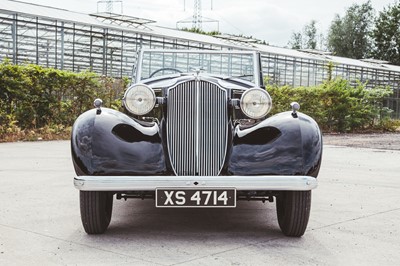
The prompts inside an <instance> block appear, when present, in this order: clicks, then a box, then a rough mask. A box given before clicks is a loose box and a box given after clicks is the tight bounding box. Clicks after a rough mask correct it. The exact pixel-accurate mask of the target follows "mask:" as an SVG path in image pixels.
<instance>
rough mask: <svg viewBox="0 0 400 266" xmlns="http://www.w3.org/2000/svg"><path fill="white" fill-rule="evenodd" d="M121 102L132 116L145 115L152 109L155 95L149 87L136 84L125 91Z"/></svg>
mask: <svg viewBox="0 0 400 266" xmlns="http://www.w3.org/2000/svg"><path fill="white" fill-rule="evenodd" d="M122 102H123V104H124V106H125V108H126V109H127V110H128V111H129V112H131V113H132V114H134V115H145V114H147V113H148V112H150V111H151V110H152V109H153V108H154V106H155V104H156V95H155V94H154V91H153V90H152V89H151V88H150V87H149V86H147V85H145V84H136V85H133V86H132V87H130V88H128V89H127V90H126V92H125V95H124V98H123V99H122Z"/></svg>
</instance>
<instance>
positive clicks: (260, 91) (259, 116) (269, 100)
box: [240, 88, 272, 119]
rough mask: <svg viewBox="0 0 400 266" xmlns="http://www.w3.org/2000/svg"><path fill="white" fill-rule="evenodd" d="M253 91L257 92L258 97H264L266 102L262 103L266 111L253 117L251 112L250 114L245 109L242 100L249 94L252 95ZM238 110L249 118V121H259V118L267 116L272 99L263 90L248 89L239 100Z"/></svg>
mask: <svg viewBox="0 0 400 266" xmlns="http://www.w3.org/2000/svg"><path fill="white" fill-rule="evenodd" d="M255 91H257V92H259V93H260V96H264V97H265V99H266V101H265V102H264V103H265V104H267V106H266V110H265V111H264V112H262V113H260V114H258V115H255V114H254V113H253V112H252V113H250V112H249V111H248V110H247V109H246V104H245V103H244V100H245V98H246V96H247V95H248V94H249V93H253V92H255ZM240 109H241V110H242V112H243V113H244V114H245V115H246V116H247V117H249V118H251V119H260V118H263V117H265V116H267V114H268V113H269V112H270V111H271V109H272V98H271V96H270V95H269V93H268V92H267V91H266V90H265V89H261V88H251V89H248V90H246V91H245V92H244V93H243V94H242V96H241V98H240Z"/></svg>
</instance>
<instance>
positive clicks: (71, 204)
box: [0, 141, 400, 265]
mask: <svg viewBox="0 0 400 266" xmlns="http://www.w3.org/2000/svg"><path fill="white" fill-rule="evenodd" d="M399 173H400V151H393V150H392V151H388V150H374V149H356V148H346V147H338V146H325V147H324V157H323V164H322V168H321V172H320V176H319V187H318V188H317V189H316V190H314V191H313V199H312V209H311V217H310V222H309V225H308V229H307V231H306V233H305V235H304V236H303V237H302V238H288V237H285V236H283V235H282V234H281V232H280V230H279V227H278V223H277V220H276V213H275V203H273V204H271V203H265V204H263V203H261V202H238V207H237V208H236V209H182V210H181V209H156V208H155V207H154V201H153V200H145V201H142V200H128V201H126V202H125V201H114V211H113V218H112V221H111V225H110V227H109V229H108V231H107V232H106V234H104V235H99V236H89V235H87V234H86V233H85V232H84V231H83V228H82V225H81V221H80V216H79V200H78V194H79V193H78V191H77V190H76V189H75V188H74V187H73V183H72V178H73V175H74V172H73V167H72V163H71V160H70V150H69V142H67V141H56V142H32V143H3V144H0V265H27V264H30V265H115V264H118V265H399V264H400V252H399V250H400V225H399V223H400V174H399Z"/></svg>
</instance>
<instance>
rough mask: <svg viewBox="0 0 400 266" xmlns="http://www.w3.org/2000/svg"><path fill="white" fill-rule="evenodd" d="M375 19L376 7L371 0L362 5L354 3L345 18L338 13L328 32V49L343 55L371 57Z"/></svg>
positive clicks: (358, 57) (357, 57)
mask: <svg viewBox="0 0 400 266" xmlns="http://www.w3.org/2000/svg"><path fill="white" fill-rule="evenodd" d="M373 20H374V9H373V8H372V6H371V2H370V0H368V1H367V2H366V3H364V4H361V5H358V4H353V5H352V6H351V7H349V8H348V9H347V11H346V14H345V16H344V17H343V18H342V17H340V16H339V15H338V14H336V16H335V18H334V19H333V21H332V23H331V26H330V28H329V32H328V40H327V42H328V49H329V50H330V51H331V52H333V53H334V54H335V55H338V56H343V57H349V58H356V59H361V58H366V57H369V56H370V55H371V52H372V51H371V50H372V39H371V34H372V26H373Z"/></svg>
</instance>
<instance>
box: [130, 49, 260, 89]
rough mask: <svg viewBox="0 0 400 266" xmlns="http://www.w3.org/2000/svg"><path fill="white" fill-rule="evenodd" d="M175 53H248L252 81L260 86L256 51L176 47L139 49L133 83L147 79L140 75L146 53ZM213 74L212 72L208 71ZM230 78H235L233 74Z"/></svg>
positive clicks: (258, 56) (258, 61) (258, 57)
mask: <svg viewBox="0 0 400 266" xmlns="http://www.w3.org/2000/svg"><path fill="white" fill-rule="evenodd" d="M149 52H150V53H171V54H173V53H177V54H211V55H249V56H251V58H252V61H253V73H252V75H253V76H254V81H252V82H253V83H254V84H255V86H257V87H261V86H262V85H263V83H262V74H261V69H260V68H261V62H260V60H261V59H260V55H259V53H258V52H256V51H246V50H243V51H237V50H235V51H232V50H177V49H141V50H140V52H139V56H138V59H137V64H136V68H135V69H136V71H135V76H134V77H133V78H134V80H135V83H139V82H141V81H142V80H145V79H147V77H146V78H143V77H142V76H141V75H142V67H143V59H144V57H145V54H146V53H149ZM195 72H196V71H195V70H193V71H191V72H190V73H195ZM210 74H213V73H210ZM232 78H236V77H235V76H233V77H232Z"/></svg>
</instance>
